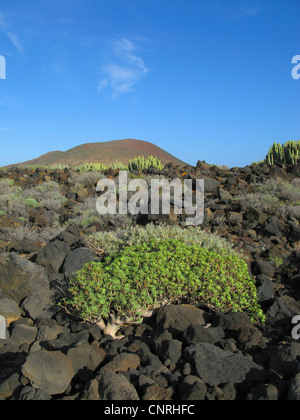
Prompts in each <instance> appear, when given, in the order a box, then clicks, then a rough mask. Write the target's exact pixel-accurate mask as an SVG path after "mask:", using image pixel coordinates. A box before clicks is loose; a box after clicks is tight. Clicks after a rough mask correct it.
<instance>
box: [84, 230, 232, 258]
mask: <svg viewBox="0 0 300 420" xmlns="http://www.w3.org/2000/svg"><path fill="white" fill-rule="evenodd" d="M167 239H173V240H177V241H179V242H181V243H185V244H187V245H189V246H193V245H198V246H200V247H202V248H205V249H208V250H211V251H215V252H217V253H222V252H227V254H230V255H237V252H236V251H234V250H233V247H232V245H231V244H230V243H229V242H228V241H226V240H225V239H222V238H220V237H219V236H217V235H215V234H209V233H206V232H205V231H203V230H201V228H200V227H188V228H186V229H181V228H180V227H178V226H169V225H158V226H156V225H153V224H149V225H147V226H146V227H141V226H135V227H129V228H126V229H118V230H116V231H113V232H97V233H96V234H94V235H91V236H89V237H88V238H87V242H88V245H89V247H90V248H91V249H93V250H94V251H96V252H97V253H98V254H99V255H102V254H104V255H116V254H118V253H119V252H120V251H121V250H123V249H125V248H126V247H128V246H132V245H137V246H138V245H142V244H143V243H148V242H157V243H159V242H161V241H164V240H167Z"/></svg>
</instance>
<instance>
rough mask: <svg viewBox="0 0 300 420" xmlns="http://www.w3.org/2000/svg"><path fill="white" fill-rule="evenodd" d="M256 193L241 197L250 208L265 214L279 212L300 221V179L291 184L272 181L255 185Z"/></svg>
mask: <svg viewBox="0 0 300 420" xmlns="http://www.w3.org/2000/svg"><path fill="white" fill-rule="evenodd" d="M255 190H256V192H255V193H252V194H247V195H244V196H242V197H240V200H243V201H245V202H246V203H247V204H248V205H249V206H251V207H254V208H256V209H257V210H260V211H264V212H277V213H279V214H280V215H286V216H289V217H294V218H296V219H300V179H299V178H296V179H294V180H293V181H292V182H291V183H289V182H285V181H281V180H278V179H277V180H276V181H275V180H270V181H267V182H265V183H263V184H256V185H255Z"/></svg>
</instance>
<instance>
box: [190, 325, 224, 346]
mask: <svg viewBox="0 0 300 420" xmlns="http://www.w3.org/2000/svg"><path fill="white" fill-rule="evenodd" d="M224 337H225V334H224V331H223V330H222V328H220V327H218V328H204V327H202V326H201V325H194V324H192V325H190V326H189V327H188V328H187V329H186V330H185V332H184V336H183V338H184V341H185V342H186V343H187V344H196V343H209V344H216V343H217V342H218V341H220V340H221V339H223V338H224Z"/></svg>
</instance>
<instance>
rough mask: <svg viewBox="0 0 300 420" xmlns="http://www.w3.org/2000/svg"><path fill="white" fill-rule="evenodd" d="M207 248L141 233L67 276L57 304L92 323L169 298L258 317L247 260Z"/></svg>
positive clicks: (129, 316)
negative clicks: (64, 292) (67, 282)
mask: <svg viewBox="0 0 300 420" xmlns="http://www.w3.org/2000/svg"><path fill="white" fill-rule="evenodd" d="M175 237H176V234H175ZM210 248H211V247H207V248H204V247H203V246H200V245H199V244H196V243H187V242H185V241H182V240H179V239H175V238H173V237H172V236H171V237H169V238H164V239H160V240H158V239H157V240H154V239H151V238H148V239H147V240H146V237H144V238H143V239H142V240H140V241H139V243H134V244H132V245H131V246H127V247H125V248H124V249H121V250H120V251H119V252H117V253H116V254H115V255H114V256H111V255H110V256H108V257H105V258H104V259H103V261H102V262H98V263H90V264H88V265H86V266H85V267H84V268H83V269H82V270H81V271H80V272H78V273H77V275H76V276H75V277H74V278H72V279H71V280H70V286H69V290H68V294H67V296H66V297H65V298H64V299H63V302H62V306H63V307H65V308H66V309H67V311H68V312H70V313H72V314H73V315H76V316H77V317H79V318H80V319H82V320H84V321H89V322H94V323H100V322H103V320H107V319H109V318H110V316H112V315H113V318H115V316H116V315H117V316H118V318H119V319H122V317H123V319H126V320H127V321H128V320H131V321H138V320H140V318H141V317H142V316H143V314H144V313H145V312H146V311H151V310H153V309H155V308H158V307H161V306H163V305H165V304H171V303H190V304H195V305H198V304H201V303H205V304H206V305H207V306H208V307H210V308H212V309H214V310H217V311H224V312H229V311H232V312H245V313H247V314H249V315H250V316H251V318H252V320H253V322H261V321H263V319H264V316H263V312H262V310H261V308H260V306H259V304H258V299H257V294H256V287H255V282H254V281H253V280H251V278H250V276H249V273H248V267H247V264H246V263H245V262H244V261H243V260H242V259H241V258H239V257H238V256H237V255H234V254H233V253H228V252H225V251H223V252H220V253H217V252H215V251H213V250H211V249H210Z"/></svg>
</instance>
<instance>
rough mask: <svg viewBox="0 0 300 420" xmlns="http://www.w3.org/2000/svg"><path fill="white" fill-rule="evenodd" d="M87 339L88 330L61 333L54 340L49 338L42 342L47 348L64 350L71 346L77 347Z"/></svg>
mask: <svg viewBox="0 0 300 420" xmlns="http://www.w3.org/2000/svg"><path fill="white" fill-rule="evenodd" d="M88 340H89V332H88V331H81V332H79V333H77V334H72V333H64V334H61V335H60V336H59V337H58V338H57V339H56V340H51V341H48V342H46V343H43V346H44V347H45V348H46V349H47V350H61V351H63V352H66V351H67V350H68V349H70V348H72V347H78V346H81V345H82V344H86V343H87V342H88Z"/></svg>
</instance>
